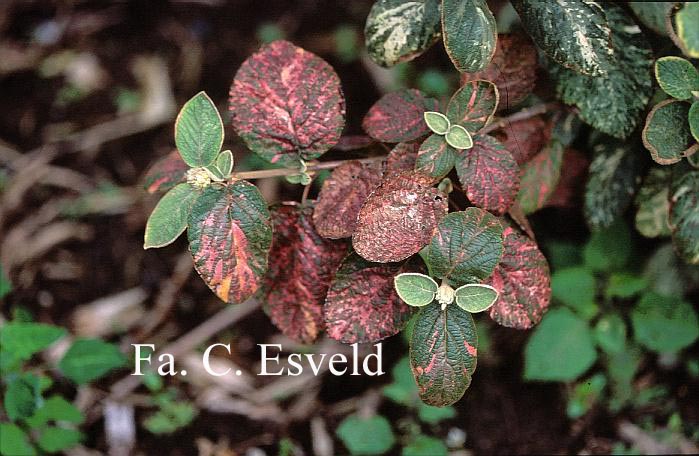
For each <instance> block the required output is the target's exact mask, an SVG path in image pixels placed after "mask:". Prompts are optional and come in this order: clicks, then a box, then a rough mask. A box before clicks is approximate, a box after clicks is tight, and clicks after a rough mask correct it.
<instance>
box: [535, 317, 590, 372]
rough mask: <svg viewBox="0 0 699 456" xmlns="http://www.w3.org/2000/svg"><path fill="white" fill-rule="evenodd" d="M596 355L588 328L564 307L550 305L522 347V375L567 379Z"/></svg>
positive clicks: (584, 369) (586, 368) (583, 321)
mask: <svg viewBox="0 0 699 456" xmlns="http://www.w3.org/2000/svg"><path fill="white" fill-rule="evenodd" d="M596 359H597V352H596V351H595V346H594V341H593V338H592V333H591V331H590V328H589V327H588V326H587V323H586V322H585V320H583V319H581V318H579V317H577V316H575V314H573V312H571V311H570V310H568V309H565V308H562V309H552V310H550V311H549V312H548V313H547V314H546V315H545V316H544V318H543V320H541V323H539V326H537V328H536V329H535V330H534V334H533V335H532V336H531V337H530V338H529V341H528V342H527V346H526V348H525V350H524V378H525V379H527V380H544V381H562V382H565V381H570V380H575V379H576V378H578V377H579V376H581V375H582V374H584V373H585V371H587V370H588V369H589V368H590V366H592V364H594V362H595V360H596Z"/></svg>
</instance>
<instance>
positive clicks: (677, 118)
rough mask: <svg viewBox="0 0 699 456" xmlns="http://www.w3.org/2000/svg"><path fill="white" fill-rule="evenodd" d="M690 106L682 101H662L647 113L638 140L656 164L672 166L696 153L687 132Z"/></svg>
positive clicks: (692, 140) (689, 134)
mask: <svg viewBox="0 0 699 456" xmlns="http://www.w3.org/2000/svg"><path fill="white" fill-rule="evenodd" d="M689 106H690V105H689V103H685V102H684V101H679V100H672V99H671V100H665V101H661V102H660V103H658V104H657V105H655V107H653V109H651V111H650V112H649V113H648V118H647V119H646V126H645V127H644V128H643V133H642V136H641V137H642V138H643V145H644V146H646V149H648V150H649V151H650V156H651V157H652V158H653V160H654V161H655V162H657V163H660V164H661V165H671V164H673V163H677V162H678V161H680V160H682V158H683V157H686V156H689V155H692V154H693V153H695V152H696V151H697V150H698V149H699V145H697V143H696V142H695V141H694V138H693V137H692V132H691V131H690V129H689V121H688V120H687V119H688V116H689Z"/></svg>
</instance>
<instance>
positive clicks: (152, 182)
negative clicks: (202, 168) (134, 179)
mask: <svg viewBox="0 0 699 456" xmlns="http://www.w3.org/2000/svg"><path fill="white" fill-rule="evenodd" d="M188 169H189V166H188V165H187V164H186V163H185V162H184V160H182V157H181V156H180V153H179V152H178V151H177V149H175V150H173V151H172V152H170V153H169V154H167V155H166V156H164V157H163V158H161V159H160V160H158V161H156V162H155V163H153V165H152V166H151V167H150V168H148V171H147V172H146V175H145V176H144V177H143V186H144V187H145V189H146V191H147V192H148V193H155V192H166V191H168V190H170V189H171V188H172V187H174V186H175V185H177V184H179V183H181V182H184V181H185V174H186V173H187V170H188Z"/></svg>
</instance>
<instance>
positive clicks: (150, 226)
mask: <svg viewBox="0 0 699 456" xmlns="http://www.w3.org/2000/svg"><path fill="white" fill-rule="evenodd" d="M200 194H201V192H200V191H197V190H196V189H195V188H194V187H192V186H191V185H189V184H187V183H183V184H177V185H176V186H175V187H174V188H173V189H172V190H170V191H169V192H167V193H166V194H165V195H164V196H163V197H162V198H161V199H160V201H158V204H157V205H156V206H155V209H153V212H152V213H151V214H150V217H148V223H146V232H145V235H144V242H143V248H144V249H150V248H154V247H164V246H166V245H169V244H172V243H173V242H175V240H176V239H177V238H178V237H180V234H182V233H184V230H185V229H187V219H188V218H189V214H190V212H191V211H192V206H193V205H194V202H195V201H196V200H197V197H199V195H200Z"/></svg>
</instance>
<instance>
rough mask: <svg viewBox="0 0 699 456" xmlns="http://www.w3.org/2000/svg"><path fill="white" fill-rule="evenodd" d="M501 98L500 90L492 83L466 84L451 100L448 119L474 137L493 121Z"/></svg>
mask: <svg viewBox="0 0 699 456" xmlns="http://www.w3.org/2000/svg"><path fill="white" fill-rule="evenodd" d="M499 97H500V95H499V92H498V88H497V87H496V86H495V84H493V83H492V82H490V81H485V80H481V79H477V80H475V81H469V82H466V83H465V84H464V85H462V86H461V88H460V89H459V90H457V91H456V93H454V95H452V97H451V99H450V100H449V105H448V106H447V113H446V114H447V117H448V118H449V120H450V121H451V123H452V124H459V125H461V126H462V127H464V128H465V129H466V130H468V132H469V133H470V134H471V136H473V135H474V134H476V133H478V131H480V129H481V128H483V127H485V126H486V125H487V124H488V123H490V121H491V120H492V119H493V115H494V114H495V109H496V108H497V106H498V99H499Z"/></svg>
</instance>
